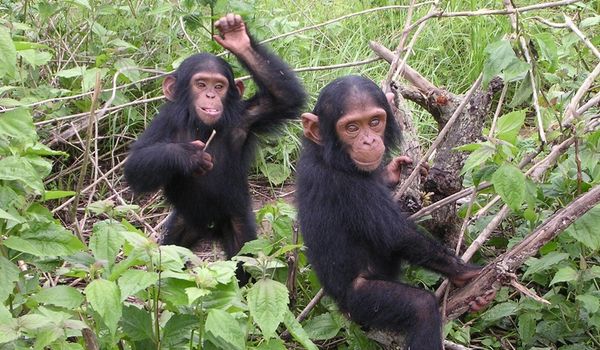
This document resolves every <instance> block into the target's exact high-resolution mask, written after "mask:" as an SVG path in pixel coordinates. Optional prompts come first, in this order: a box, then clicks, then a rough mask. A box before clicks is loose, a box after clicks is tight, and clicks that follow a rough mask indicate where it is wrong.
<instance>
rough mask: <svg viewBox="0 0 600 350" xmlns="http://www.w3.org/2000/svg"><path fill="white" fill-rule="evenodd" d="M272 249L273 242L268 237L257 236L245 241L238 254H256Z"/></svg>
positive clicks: (267, 252) (265, 252)
mask: <svg viewBox="0 0 600 350" xmlns="http://www.w3.org/2000/svg"><path fill="white" fill-rule="evenodd" d="M272 250H273V243H271V241H269V240H268V239H264V238H258V239H255V240H252V241H249V242H246V243H245V244H244V246H243V247H242V249H241V250H240V251H239V253H238V255H244V254H258V253H260V252H263V253H264V254H267V255H268V254H270V253H271V251H272Z"/></svg>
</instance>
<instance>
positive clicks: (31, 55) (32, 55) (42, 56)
mask: <svg viewBox="0 0 600 350" xmlns="http://www.w3.org/2000/svg"><path fill="white" fill-rule="evenodd" d="M19 56H21V57H23V60H25V62H27V63H29V64H30V65H31V66H32V67H34V68H37V67H39V66H43V65H44V64H46V63H48V62H49V61H50V60H51V59H52V55H51V54H50V53H49V52H44V51H38V50H33V49H30V50H22V51H19Z"/></svg>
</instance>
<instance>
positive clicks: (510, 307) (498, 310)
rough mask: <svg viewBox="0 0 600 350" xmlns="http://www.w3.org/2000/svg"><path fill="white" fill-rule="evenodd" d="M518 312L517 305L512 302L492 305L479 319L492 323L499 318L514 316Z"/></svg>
mask: <svg viewBox="0 0 600 350" xmlns="http://www.w3.org/2000/svg"><path fill="white" fill-rule="evenodd" d="M517 310H518V304H517V303H514V302H512V301H510V302H506V303H502V304H498V305H494V307H492V308H491V309H489V310H488V311H486V312H485V313H484V314H483V315H482V316H481V318H482V319H483V320H484V321H486V322H494V321H497V320H499V319H501V318H504V317H507V316H511V315H514V314H515V313H516V312H517Z"/></svg>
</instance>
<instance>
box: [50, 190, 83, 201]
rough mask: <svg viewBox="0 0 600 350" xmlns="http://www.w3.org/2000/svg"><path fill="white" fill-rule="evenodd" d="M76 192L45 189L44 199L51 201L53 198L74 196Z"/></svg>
mask: <svg viewBox="0 0 600 350" xmlns="http://www.w3.org/2000/svg"><path fill="white" fill-rule="evenodd" d="M75 194H76V192H75V191H44V194H43V195H42V200H44V201H49V200H53V199H59V198H66V197H73V196H74V195H75Z"/></svg>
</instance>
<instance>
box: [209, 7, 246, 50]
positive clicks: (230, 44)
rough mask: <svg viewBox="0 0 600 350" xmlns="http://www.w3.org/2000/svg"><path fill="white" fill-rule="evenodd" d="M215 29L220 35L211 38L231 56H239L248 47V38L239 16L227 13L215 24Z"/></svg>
mask: <svg viewBox="0 0 600 350" xmlns="http://www.w3.org/2000/svg"><path fill="white" fill-rule="evenodd" d="M215 27H216V28H217V29H218V30H219V31H220V32H221V35H215V36H214V37H213V38H214V39H215V41H216V42H218V43H219V45H221V46H223V47H224V48H226V49H227V50H229V51H231V52H232V53H233V54H239V53H241V52H243V51H244V50H247V49H248V48H249V47H250V37H249V36H248V33H247V32H246V25H245V24H244V21H243V20H242V17H241V16H240V15H236V14H233V13H228V14H227V16H223V17H221V18H220V19H219V20H218V21H216V22H215Z"/></svg>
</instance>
